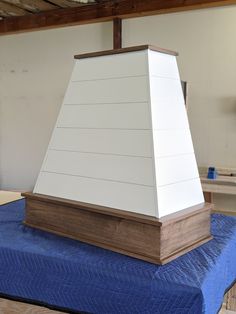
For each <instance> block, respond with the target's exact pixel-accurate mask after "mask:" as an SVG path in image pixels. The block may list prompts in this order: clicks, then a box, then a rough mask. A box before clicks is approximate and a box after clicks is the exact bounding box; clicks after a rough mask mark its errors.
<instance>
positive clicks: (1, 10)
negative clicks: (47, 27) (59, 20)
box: [0, 0, 99, 19]
mask: <svg viewBox="0 0 236 314" xmlns="http://www.w3.org/2000/svg"><path fill="white" fill-rule="evenodd" d="M98 1H99V0H49V1H48V0H0V19H4V18H8V17H13V16H24V15H29V14H31V15H32V14H38V13H40V12H45V11H50V10H56V9H61V8H73V7H74V8H75V7H81V6H85V5H88V4H94V3H96V2H98Z"/></svg>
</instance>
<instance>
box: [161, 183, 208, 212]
mask: <svg viewBox="0 0 236 314" xmlns="http://www.w3.org/2000/svg"><path fill="white" fill-rule="evenodd" d="M157 194H158V213H159V217H163V216H165V215H168V214H172V213H174V212H177V211H179V210H181V209H184V208H188V207H190V206H194V205H196V204H200V203H203V202H204V198H203V194H202V188H201V183H200V179H199V178H197V179H193V180H188V181H183V182H179V183H176V184H169V185H165V186H162V187H158V188H157Z"/></svg>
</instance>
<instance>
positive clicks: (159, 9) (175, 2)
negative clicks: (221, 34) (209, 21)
mask: <svg viewBox="0 0 236 314" xmlns="http://www.w3.org/2000/svg"><path fill="white" fill-rule="evenodd" d="M8 1H10V0H8ZM13 1H17V0H12V2H13ZM41 1H42V0H41ZM73 1H74V2H78V3H79V2H85V3H86V2H87V3H88V4H90V5H83V6H81V5H79V6H75V7H65V6H66V5H68V6H69V2H73ZM91 1H95V0H77V1H75V0H62V1H60V0H50V1H47V2H48V3H49V2H51V3H54V4H57V5H59V6H60V7H61V8H59V7H57V9H55V10H47V11H41V12H39V13H36V14H27V15H23V16H12V17H8V18H4V19H2V20H0V34H9V33H15V32H22V31H31V30H37V29H42V28H51V27H60V26H66V25H75V24H86V23H94V22H100V21H110V20H113V19H114V18H116V17H119V18H130V17H138V16H145V15H151V14H161V13H170V12H178V11H184V10H193V9H201V8H207V7H216V6H225V5H232V4H236V0H145V1H144V0H115V1H112V0H96V2H94V3H93V2H91ZM19 2H22V3H24V2H25V3H26V2H34V3H36V2H37V3H38V2H40V1H34V0H21V1H20V0H19ZM0 3H3V1H0ZM8 5H9V4H8ZM0 8H1V5H0ZM17 9H18V10H20V8H17ZM0 10H1V9H0Z"/></svg>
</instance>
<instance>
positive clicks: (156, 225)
mask: <svg viewBox="0 0 236 314" xmlns="http://www.w3.org/2000/svg"><path fill="white" fill-rule="evenodd" d="M23 196H25V197H26V219H25V224H26V225H28V226H30V227H33V228H38V229H41V230H44V231H48V232H52V233H55V234H57V235H61V236H64V237H69V238H72V239H76V240H80V241H82V242H86V243H89V244H92V245H95V246H99V247H102V248H105V249H109V250H112V251H115V252H118V253H122V254H125V255H128V256H131V257H136V258H139V259H142V260H145V261H148V262H152V263H156V264H165V263H167V262H169V261H171V260H173V259H175V258H176V257H178V256H180V255H183V254H184V253H187V252H188V251H190V250H192V249H194V248H196V247H198V246H199V245H201V244H203V243H205V242H207V241H209V240H210V239H211V238H212V237H211V235H210V212H211V208H212V206H211V205H210V204H200V205H198V206H194V207H192V208H188V209H187V210H184V211H182V213H178V215H177V213H176V214H173V215H168V216H166V217H164V218H162V219H157V218H155V217H149V216H145V215H140V214H135V213H130V212H125V211H122V210H116V209H109V208H104V207H101V206H97V205H92V204H84V203H80V202H74V201H67V200H62V199H59V198H53V197H48V196H46V195H38V194H33V193H24V194H23ZM99 208H100V210H99Z"/></svg>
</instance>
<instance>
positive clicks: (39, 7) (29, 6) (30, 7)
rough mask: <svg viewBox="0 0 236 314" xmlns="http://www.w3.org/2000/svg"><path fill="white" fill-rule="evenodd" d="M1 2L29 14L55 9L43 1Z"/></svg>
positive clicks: (9, 0)
mask: <svg viewBox="0 0 236 314" xmlns="http://www.w3.org/2000/svg"><path fill="white" fill-rule="evenodd" d="M1 2H5V3H9V4H11V5H14V6H16V7H18V8H21V9H24V10H27V11H29V12H33V13H37V12H40V11H44V10H52V9H56V6H55V5H53V4H50V3H48V2H46V1H44V0H37V1H35V0H3V1H1Z"/></svg>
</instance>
